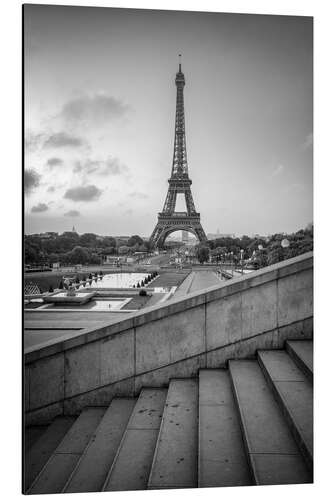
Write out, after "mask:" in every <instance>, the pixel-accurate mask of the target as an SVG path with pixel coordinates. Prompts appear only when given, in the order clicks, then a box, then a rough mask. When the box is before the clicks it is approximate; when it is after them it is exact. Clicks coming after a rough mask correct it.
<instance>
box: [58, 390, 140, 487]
mask: <svg viewBox="0 0 333 500" xmlns="http://www.w3.org/2000/svg"><path fill="white" fill-rule="evenodd" d="M135 403H136V399H134V398H130V399H125V398H121V399H119V398H115V399H113V400H112V402H111V404H110V406H109V408H108V409H107V410H106V412H105V414H104V416H103V418H102V420H101V422H100V424H99V426H98V427H97V429H96V431H95V432H94V434H93V436H92V438H91V440H90V442H89V444H88V446H87V447H86V449H85V450H84V453H83V455H82V456H81V458H80V460H79V462H78V463H77V465H76V467H75V469H74V471H73V473H72V474H71V476H70V478H69V479H68V481H67V483H66V485H65V487H64V489H63V493H80V492H82V493H84V492H91V491H100V490H101V489H102V487H103V484H104V481H105V479H106V476H107V474H108V472H109V470H110V467H111V465H112V462H113V460H114V457H115V455H116V453H117V450H118V447H119V444H120V441H121V439H122V436H123V434H124V431H125V429H126V426H127V423H128V420H129V418H130V416H131V413H132V411H133V408H134V405H135Z"/></svg>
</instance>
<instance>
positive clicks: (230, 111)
mask: <svg viewBox="0 0 333 500" xmlns="http://www.w3.org/2000/svg"><path fill="white" fill-rule="evenodd" d="M22 23H23V35H22V37H23V40H22V41H23V55H22V59H23V84H22V86H23V89H22V90H23V103H22V107H23V110H22V112H23V122H24V123H23V130H24V131H23V140H24V153H23V175H22V176H23V180H22V190H23V197H24V207H23V210H24V217H23V218H24V220H23V234H22V240H23V252H22V253H23V266H24V267H23V272H22V274H23V288H24V290H23V294H22V295H23V299H22V302H23V358H22V359H23V361H22V365H23V366H22V371H23V389H22V390H23V411H22V413H23V424H22V425H23V445H22V469H23V473H22V476H23V479H22V493H24V494H27V495H36V494H55V493H86V492H116V491H134V490H168V489H170V490H175V489H188V488H224V487H241V486H242V487H249V486H268V485H270V486H272V485H300V484H302V485H305V484H310V483H313V480H314V478H313V468H314V460H313V454H314V453H313V380H314V374H313V334H314V319H313V247H314V210H313V17H312V16H307V15H300V16H295V15H288V13H286V14H285V15H282V14H281V15H268V14H261V13H260V12H259V11H258V13H256V14H254V13H245V12H244V13H231V12H213V11H205V12H204V11H201V12H200V11H185V10H158V9H156V10H154V9H145V8H119V7H117V8H116V7H112V6H110V7H97V6H77V5H73V6H70V5H51V4H49V5H47V4H40V5H39V4H24V5H23V6H22ZM316 227H317V226H316ZM327 265H328V267H329V266H330V264H329V262H328V263H327ZM328 331H329V330H327V332H328ZM321 333H325V332H321ZM316 366H317V365H316ZM309 487H310V486H309ZM207 491H208V490H207ZM211 491H212V490H211V489H210V490H209V492H211ZM228 491H229V490H219V492H220V493H222V494H223V493H227V492H228ZM241 491H242V492H243V495H244V496H245V495H246V494H247V493H246V492H247V491H248V490H247V489H245V488H243V489H242V490H241ZM268 491H270V490H267V492H268ZM296 491H297V490H295V494H297V493H296ZM302 491H305V490H304V489H303V490H302ZM227 494H228V493H227ZM267 494H268V493H267ZM145 495H146V493H145Z"/></svg>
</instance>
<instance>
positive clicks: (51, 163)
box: [46, 157, 64, 168]
mask: <svg viewBox="0 0 333 500" xmlns="http://www.w3.org/2000/svg"><path fill="white" fill-rule="evenodd" d="M63 164H64V162H63V160H62V159H61V158H57V157H53V158H49V159H48V160H47V162H46V165H47V166H48V167H50V168H53V167H60V166H61V165H63Z"/></svg>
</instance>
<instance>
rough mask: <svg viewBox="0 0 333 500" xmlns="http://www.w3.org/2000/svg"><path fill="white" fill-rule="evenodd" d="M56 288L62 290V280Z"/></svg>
mask: <svg viewBox="0 0 333 500" xmlns="http://www.w3.org/2000/svg"><path fill="white" fill-rule="evenodd" d="M58 288H59V289H60V290H63V288H64V284H63V282H62V280H61V281H60V283H59V286H58Z"/></svg>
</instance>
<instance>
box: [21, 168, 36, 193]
mask: <svg viewBox="0 0 333 500" xmlns="http://www.w3.org/2000/svg"><path fill="white" fill-rule="evenodd" d="M39 184H40V175H39V174H38V173H37V172H36V171H35V170H33V169H32V168H30V169H27V170H25V171H24V190H25V192H26V194H27V195H29V194H31V193H32V191H33V190H34V189H35V188H37V187H38V186H39Z"/></svg>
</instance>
